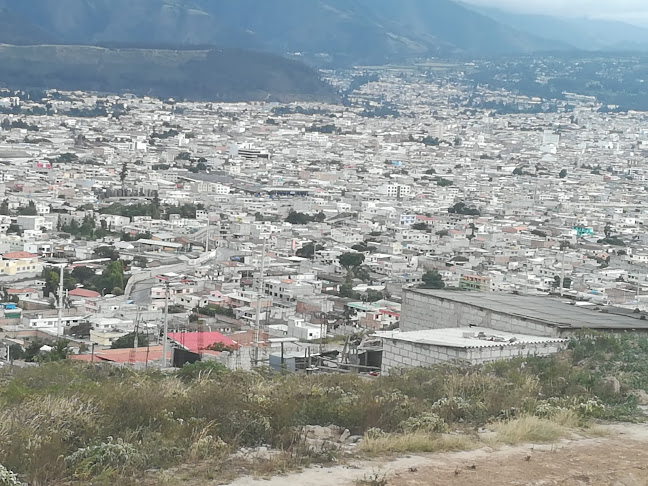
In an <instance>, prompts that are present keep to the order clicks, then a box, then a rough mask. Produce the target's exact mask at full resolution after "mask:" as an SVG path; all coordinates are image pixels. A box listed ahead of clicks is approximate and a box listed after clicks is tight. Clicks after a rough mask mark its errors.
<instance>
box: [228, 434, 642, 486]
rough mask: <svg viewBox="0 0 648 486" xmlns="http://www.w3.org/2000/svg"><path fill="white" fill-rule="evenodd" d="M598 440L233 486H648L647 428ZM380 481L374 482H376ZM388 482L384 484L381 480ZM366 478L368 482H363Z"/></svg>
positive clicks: (389, 461)
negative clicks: (383, 485) (382, 485)
mask: <svg viewBox="0 0 648 486" xmlns="http://www.w3.org/2000/svg"><path fill="white" fill-rule="evenodd" d="M606 429H607V430H606V435H605V436H603V437H597V438H583V437H578V436H575V437H573V438H571V439H570V440H562V441H560V442H557V443H555V444H543V445H532V444H526V445H520V446H515V447H498V448H497V449H496V450H494V449H491V448H482V449H478V450H475V451H470V452H457V453H444V454H417V455H411V456H406V457H400V458H395V459H394V458H383V459H380V460H374V461H352V460H351V461H349V464H346V465H344V466H336V467H332V468H311V469H307V470H304V471H303V472H300V473H296V474H292V475H287V476H278V477H275V478H272V479H270V480H258V479H253V478H249V477H248V478H241V479H238V480H236V481H234V482H232V483H230V484H231V486H260V485H263V486H308V485H317V486H357V485H360V484H362V485H367V486H377V485H381V484H386V485H387V486H423V485H425V486H477V485H479V486H504V485H510V486H646V485H648V425H647V424H641V425H614V426H609V427H607V428H606ZM374 478H375V479H378V480H379V481H374V482H371V479H374ZM383 478H384V480H385V481H386V482H382V481H380V480H382V479H383ZM363 480H364V481H363Z"/></svg>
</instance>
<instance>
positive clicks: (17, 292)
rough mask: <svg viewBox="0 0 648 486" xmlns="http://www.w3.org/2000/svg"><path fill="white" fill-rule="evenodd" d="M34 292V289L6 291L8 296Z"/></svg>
mask: <svg viewBox="0 0 648 486" xmlns="http://www.w3.org/2000/svg"><path fill="white" fill-rule="evenodd" d="M34 292H36V289H9V290H7V293H8V294H32V293H34Z"/></svg>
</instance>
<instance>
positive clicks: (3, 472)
mask: <svg viewBox="0 0 648 486" xmlns="http://www.w3.org/2000/svg"><path fill="white" fill-rule="evenodd" d="M0 486H22V482H21V481H20V480H19V479H18V476H17V475H16V474H15V473H14V472H12V471H10V470H9V469H7V468H6V467H4V466H3V465H2V464H0Z"/></svg>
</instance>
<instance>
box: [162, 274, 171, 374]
mask: <svg viewBox="0 0 648 486" xmlns="http://www.w3.org/2000/svg"><path fill="white" fill-rule="evenodd" d="M165 289H166V292H165V293H164V333H163V336H162V368H166V367H167V334H168V332H169V281H168V280H167V281H166V282H165Z"/></svg>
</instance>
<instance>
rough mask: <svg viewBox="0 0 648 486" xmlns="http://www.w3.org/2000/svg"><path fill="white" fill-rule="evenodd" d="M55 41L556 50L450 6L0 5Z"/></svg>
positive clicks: (336, 1)
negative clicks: (31, 23)
mask: <svg viewBox="0 0 648 486" xmlns="http://www.w3.org/2000/svg"><path fill="white" fill-rule="evenodd" d="M3 6H4V7H5V8H6V9H8V10H10V11H11V12H13V13H14V14H16V15H20V16H22V17H23V18H29V19H30V21H31V22H33V23H34V24H36V25H38V26H39V28H41V29H43V30H44V31H45V32H48V33H49V35H51V36H52V37H53V38H57V39H60V40H61V41H62V42H66V43H75V44H97V43H106V42H124V43H134V44H137V43H140V44H141V43H146V44H147V45H150V44H155V43H157V44H170V43H172V44H175V45H217V46H226V47H241V48H252V49H260V50H267V51H271V52H275V53H278V54H282V55H285V54H289V53H290V54H293V53H300V54H301V55H303V56H304V57H305V58H307V59H309V60H311V61H314V60H316V61H318V62H334V63H354V62H357V63H378V62H385V61H398V60H403V59H407V58H410V57H415V56H429V55H436V54H442V55H452V54H464V53H465V54H471V55H498V54H515V53H529V52H534V51H542V50H549V49H557V48H561V47H562V46H561V45H560V44H558V43H555V42H550V41H546V40H543V39H540V38H538V37H533V36H530V35H528V34H524V33H522V32H520V31H517V30H515V29H513V28H511V27H508V26H505V25H503V24H500V23H498V22H497V21H495V20H493V19H491V18H489V17H486V16H484V15H482V14H480V13H477V12H475V11H473V10H470V9H468V8H465V7H464V6H462V5H459V4H458V3H455V2H453V1H450V0H435V1H434V2H430V1H428V0H375V1H373V0H310V1H307V2H305V1H303V0H273V1H272V2H267V1H261V0H219V1H217V2H216V1H213V0H137V1H132V0H61V1H57V2H52V1H49V0H21V1H20V2H14V1H12V0H0V7H3Z"/></svg>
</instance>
